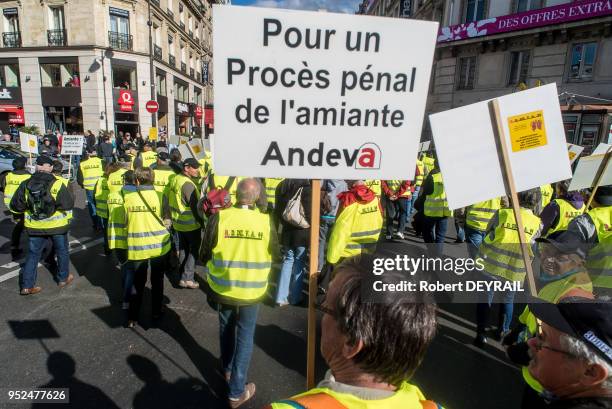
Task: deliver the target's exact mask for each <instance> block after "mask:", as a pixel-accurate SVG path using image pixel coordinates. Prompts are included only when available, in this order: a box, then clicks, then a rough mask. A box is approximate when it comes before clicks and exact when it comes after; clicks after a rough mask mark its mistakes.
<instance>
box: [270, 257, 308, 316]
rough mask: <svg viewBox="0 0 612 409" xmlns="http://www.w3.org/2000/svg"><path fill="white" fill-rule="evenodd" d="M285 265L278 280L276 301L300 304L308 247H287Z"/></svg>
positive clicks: (284, 258)
mask: <svg viewBox="0 0 612 409" xmlns="http://www.w3.org/2000/svg"><path fill="white" fill-rule="evenodd" d="M283 256H284V257H283V265H282V267H281V271H280V277H279V280H278V289H277V291H276V302H277V303H278V304H284V303H287V302H289V303H291V304H294V305H295V304H299V303H300V302H301V301H302V280H303V279H304V265H305V259H306V247H294V248H290V247H285V248H284V255H283Z"/></svg>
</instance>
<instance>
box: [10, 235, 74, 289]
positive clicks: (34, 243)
mask: <svg viewBox="0 0 612 409" xmlns="http://www.w3.org/2000/svg"><path fill="white" fill-rule="evenodd" d="M48 238H51V240H53V247H54V248H55V254H56V256H57V267H58V269H57V276H56V277H55V280H56V281H57V282H60V281H66V279H67V278H68V263H69V255H68V233H65V234H54V235H52V236H29V238H28V255H27V256H26V261H25V264H24V265H23V269H22V270H21V276H20V277H19V286H20V287H21V288H22V289H23V288H32V287H34V285H35V284H36V273H37V271H36V269H37V267H38V262H39V261H40V256H41V255H42V252H43V249H44V248H45V245H46V244H47V239H48Z"/></svg>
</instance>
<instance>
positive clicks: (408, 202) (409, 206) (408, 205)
mask: <svg viewBox="0 0 612 409" xmlns="http://www.w3.org/2000/svg"><path fill="white" fill-rule="evenodd" d="M413 197H414V194H413V196H412V197H411V198H410V199H406V225H408V226H410V218H411V217H412V198H413Z"/></svg>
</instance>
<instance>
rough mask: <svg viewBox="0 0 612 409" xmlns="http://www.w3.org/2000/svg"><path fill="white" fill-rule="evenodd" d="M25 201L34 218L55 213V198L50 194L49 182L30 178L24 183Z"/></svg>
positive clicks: (45, 216)
mask: <svg viewBox="0 0 612 409" xmlns="http://www.w3.org/2000/svg"><path fill="white" fill-rule="evenodd" d="M26 203H27V208H28V211H29V212H30V216H31V217H32V219H34V220H43V219H46V218H49V217H51V216H52V215H53V214H54V213H55V200H54V199H53V196H51V184H50V183H48V182H45V181H42V180H38V179H37V180H31V179H30V181H29V182H28V183H27V185H26Z"/></svg>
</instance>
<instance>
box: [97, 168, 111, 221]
mask: <svg viewBox="0 0 612 409" xmlns="http://www.w3.org/2000/svg"><path fill="white" fill-rule="evenodd" d="M109 193H110V192H109V190H108V177H106V176H102V177H101V178H100V179H98V183H96V189H95V191H94V199H95V201H96V215H98V216H100V217H101V218H103V219H108V203H107V202H106V201H107V199H108V194H109Z"/></svg>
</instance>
